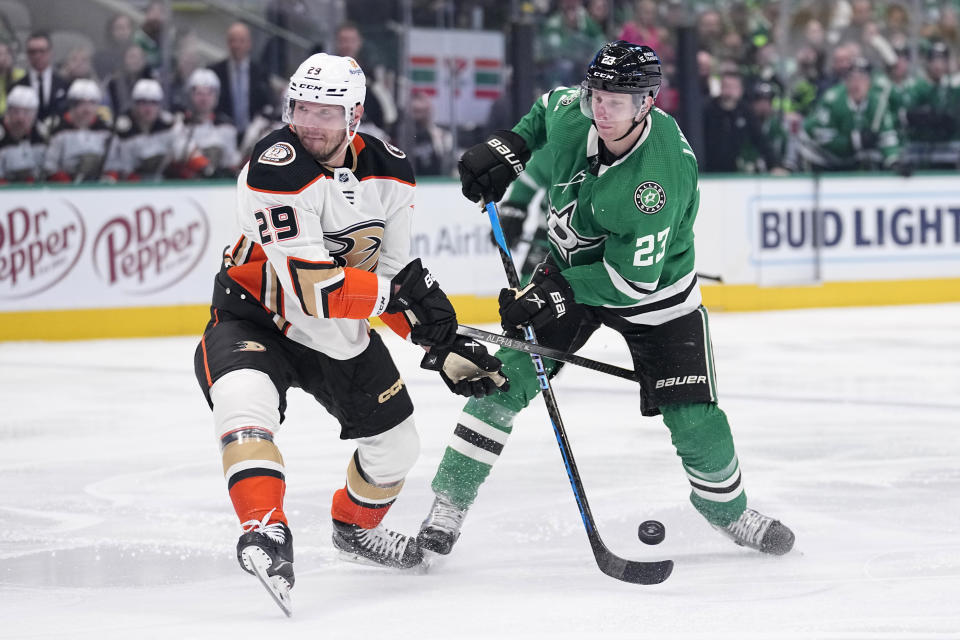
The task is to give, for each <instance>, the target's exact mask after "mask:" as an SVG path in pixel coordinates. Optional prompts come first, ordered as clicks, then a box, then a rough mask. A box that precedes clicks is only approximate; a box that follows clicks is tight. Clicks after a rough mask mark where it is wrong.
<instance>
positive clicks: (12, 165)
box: [0, 121, 47, 182]
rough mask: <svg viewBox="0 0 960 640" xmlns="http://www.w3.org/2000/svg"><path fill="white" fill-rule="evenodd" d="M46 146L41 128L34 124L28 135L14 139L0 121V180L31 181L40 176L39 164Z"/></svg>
mask: <svg viewBox="0 0 960 640" xmlns="http://www.w3.org/2000/svg"><path fill="white" fill-rule="evenodd" d="M46 148H47V141H46V139H45V138H44V136H43V134H42V132H41V129H40V128H39V127H38V125H36V124H34V126H33V128H32V129H31V130H30V135H28V136H26V137H24V138H21V139H20V140H14V139H13V136H11V135H10V132H9V131H7V128H6V126H5V125H4V124H3V122H2V121H0V180H3V181H5V182H33V181H34V180H37V179H38V178H39V177H40V165H41V164H42V162H43V154H44V151H45V150H46Z"/></svg>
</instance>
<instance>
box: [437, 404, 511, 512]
mask: <svg viewBox="0 0 960 640" xmlns="http://www.w3.org/2000/svg"><path fill="white" fill-rule="evenodd" d="M515 415H517V414H516V413H515V412H513V411H511V410H510V409H507V408H506V407H503V406H502V405H500V404H498V403H496V402H492V401H488V400H487V398H482V399H477V398H471V399H470V401H469V402H467V405H466V406H465V407H464V408H463V413H461V414H460V417H459V418H458V419H457V427H456V429H454V431H453V436H452V437H451V438H450V442H449V443H448V444H447V449H446V451H444V453H443V459H442V460H441V461H440V466H439V467H438V468H437V473H436V475H435V476H434V477H433V482H432V483H431V484H430V486H431V488H432V489H433V491H434V493H436V494H438V495H441V496H443V497H445V498H446V499H447V500H449V501H450V502H451V503H453V504H454V505H455V506H457V507H459V508H461V509H467V508H469V507H470V505H471V504H473V501H474V500H475V499H476V497H477V491H478V490H479V489H480V485H481V484H483V481H484V480H486V479H487V476H488V475H489V474H490V469H491V468H492V467H493V464H494V463H495V462H496V461H497V459H498V458H499V457H500V452H501V451H503V445H505V444H506V443H507V437H508V436H509V435H510V432H511V431H512V430H513V418H514V416H515Z"/></svg>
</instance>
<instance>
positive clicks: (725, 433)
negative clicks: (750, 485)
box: [660, 403, 747, 527]
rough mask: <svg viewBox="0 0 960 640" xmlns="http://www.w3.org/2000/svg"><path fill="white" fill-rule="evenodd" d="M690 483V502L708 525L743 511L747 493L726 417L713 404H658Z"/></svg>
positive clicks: (719, 523) (725, 522) (731, 518)
mask: <svg viewBox="0 0 960 640" xmlns="http://www.w3.org/2000/svg"><path fill="white" fill-rule="evenodd" d="M660 412H661V413H662V414H663V421H664V423H666V425H667V428H668V429H670V438H671V440H672V441H673V446H674V447H675V448H676V450H677V455H679V456H680V459H681V460H682V461H683V469H684V471H686V473H687V480H688V481H689V482H690V487H691V492H690V502H692V503H693V506H694V507H695V508H696V510H697V511H699V512H700V513H701V514H702V515H703V517H705V518H706V519H707V521H708V522H710V524H713V525H716V526H718V527H724V526H726V525H728V524H730V523H731V522H733V521H734V520H736V519H737V518H739V517H740V514H741V513H743V510H744V509H746V507H747V495H746V493H745V492H744V490H743V484H742V483H741V479H740V463H739V461H738V460H737V453H736V450H735V449H734V446H733V435H732V434H731V433H730V425H729V423H728V422H727V416H726V414H724V412H723V411H722V410H721V409H720V407H718V406H717V405H716V404H708V403H698V404H676V405H665V406H661V407H660Z"/></svg>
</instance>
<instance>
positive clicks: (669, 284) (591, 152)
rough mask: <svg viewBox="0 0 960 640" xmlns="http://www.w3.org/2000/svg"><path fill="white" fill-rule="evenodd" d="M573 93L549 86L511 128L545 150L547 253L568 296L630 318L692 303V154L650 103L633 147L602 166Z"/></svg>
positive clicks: (679, 311)
mask: <svg viewBox="0 0 960 640" xmlns="http://www.w3.org/2000/svg"><path fill="white" fill-rule="evenodd" d="M579 92H580V90H579V89H568V88H566V87H559V88H557V89H554V90H553V91H551V92H550V93H548V94H545V95H544V96H543V97H542V98H541V99H540V100H538V101H537V102H536V104H535V105H534V106H533V108H532V109H531V110H530V112H529V113H528V114H527V115H526V116H524V117H523V119H522V120H521V121H520V122H519V123H518V124H517V125H516V126H515V127H514V128H513V131H514V132H515V133H517V134H519V135H520V136H522V137H523V138H524V140H526V142H527V145H528V146H529V147H530V149H531V150H533V151H536V150H537V149H540V148H541V147H543V146H544V145H549V147H550V150H551V152H552V155H553V163H552V166H551V177H550V182H549V184H550V187H549V189H548V192H547V195H548V198H549V206H550V213H549V219H548V229H549V237H550V245H551V254H552V255H553V258H554V260H555V261H556V262H557V264H558V265H559V266H560V268H561V271H562V275H563V277H564V278H566V280H567V281H568V282H569V283H570V286H571V288H572V289H573V292H574V298H575V299H576V301H577V302H579V303H581V304H586V305H592V306H598V307H606V308H609V309H611V310H614V311H615V312H616V313H617V315H620V316H622V317H623V318H624V319H625V320H627V321H628V322H632V323H637V324H651V325H656V324H662V323H664V322H667V321H668V320H672V319H674V318H677V317H679V316H682V315H684V314H686V313H689V312H691V311H693V310H695V309H697V308H698V307H699V306H700V301H701V297H700V289H699V287H698V286H697V282H696V273H695V270H694V249H693V222H694V220H695V218H696V216H697V209H698V207H699V202H700V195H699V190H698V187H697V162H696V157H695V156H694V153H693V150H692V149H691V148H690V145H689V143H688V142H687V141H686V139H685V138H684V136H683V134H682V133H681V132H680V128H679V127H678V126H677V123H676V121H675V120H674V119H673V118H672V117H670V116H669V115H667V114H666V113H664V112H663V111H661V110H659V109H653V110H652V111H651V112H650V114H649V115H648V116H647V118H646V124H645V129H644V132H643V134H642V135H641V137H640V139H639V140H638V142H637V143H636V144H635V145H634V147H633V149H631V150H630V151H628V152H627V153H626V154H625V155H623V156H622V157H620V158H618V159H616V160H614V161H612V164H609V165H608V164H605V163H604V162H603V161H602V160H601V157H600V154H599V137H598V135H597V131H596V129H595V128H593V126H592V124H591V121H590V120H589V119H587V118H586V117H585V116H584V115H583V114H582V113H581V112H580V102H579V101H580V97H579Z"/></svg>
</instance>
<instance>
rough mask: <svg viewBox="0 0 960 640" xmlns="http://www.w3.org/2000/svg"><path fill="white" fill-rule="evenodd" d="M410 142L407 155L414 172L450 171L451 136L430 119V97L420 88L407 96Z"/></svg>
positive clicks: (426, 174) (434, 173) (437, 172)
mask: <svg viewBox="0 0 960 640" xmlns="http://www.w3.org/2000/svg"><path fill="white" fill-rule="evenodd" d="M408 106H409V113H410V119H411V120H412V121H413V145H412V147H411V148H409V149H408V150H407V156H408V157H409V158H410V162H412V163H413V171H414V173H415V174H416V175H418V176H435V175H442V174H450V173H452V171H453V156H452V152H453V137H452V136H451V135H450V132H449V131H447V130H446V129H443V128H442V127H439V126H437V125H436V123H434V121H433V101H432V100H431V98H430V96H428V95H427V94H426V93H423V92H422V91H414V92H413V95H411V96H410V104H409V105H408Z"/></svg>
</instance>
